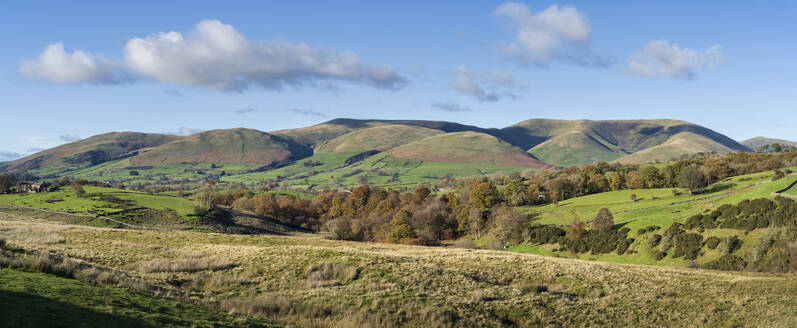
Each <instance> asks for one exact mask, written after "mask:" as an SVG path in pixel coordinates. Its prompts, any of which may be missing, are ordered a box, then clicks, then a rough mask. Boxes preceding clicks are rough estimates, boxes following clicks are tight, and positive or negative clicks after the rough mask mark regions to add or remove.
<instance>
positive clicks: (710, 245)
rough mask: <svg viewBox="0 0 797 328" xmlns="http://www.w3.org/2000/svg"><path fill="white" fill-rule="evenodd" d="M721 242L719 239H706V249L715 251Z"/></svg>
mask: <svg viewBox="0 0 797 328" xmlns="http://www.w3.org/2000/svg"><path fill="white" fill-rule="evenodd" d="M721 241H722V239H720V238H719V237H709V238H708V239H706V247H708V248H710V249H715V248H717V246H718V245H719V244H720V242H721Z"/></svg>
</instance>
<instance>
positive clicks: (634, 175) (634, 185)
mask: <svg viewBox="0 0 797 328" xmlns="http://www.w3.org/2000/svg"><path fill="white" fill-rule="evenodd" d="M625 186H626V187H628V189H642V188H645V182H644V181H643V180H642V176H641V175H639V172H637V171H631V172H628V174H627V175H626V176H625Z"/></svg>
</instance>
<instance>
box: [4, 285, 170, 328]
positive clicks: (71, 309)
mask: <svg viewBox="0 0 797 328" xmlns="http://www.w3.org/2000/svg"><path fill="white" fill-rule="evenodd" d="M0 313H2V318H0V326H2V327H98V328H104V327H156V326H154V325H152V324H150V323H147V322H143V321H139V320H136V319H133V318H129V317H123V316H117V315H112V314H108V313H102V312H97V311H95V310H92V309H88V308H83V307H80V306H76V305H74V304H69V303H65V302H61V301H58V300H53V299H50V298H46V297H41V296H38V295H33V294H27V293H20V292H13V291H0Z"/></svg>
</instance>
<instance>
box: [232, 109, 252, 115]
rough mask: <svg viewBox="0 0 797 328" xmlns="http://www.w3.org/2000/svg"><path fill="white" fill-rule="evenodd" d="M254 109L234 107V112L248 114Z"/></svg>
mask: <svg viewBox="0 0 797 328" xmlns="http://www.w3.org/2000/svg"><path fill="white" fill-rule="evenodd" d="M256 111H257V110H256V109H254V108H244V109H236V110H235V114H249V113H254V112H256Z"/></svg>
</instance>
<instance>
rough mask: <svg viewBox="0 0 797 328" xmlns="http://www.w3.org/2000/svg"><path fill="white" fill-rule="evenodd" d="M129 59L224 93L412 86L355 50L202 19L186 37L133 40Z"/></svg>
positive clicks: (157, 75) (152, 72)
mask: <svg viewBox="0 0 797 328" xmlns="http://www.w3.org/2000/svg"><path fill="white" fill-rule="evenodd" d="M124 56H125V63H127V65H128V66H129V67H130V69H131V70H133V71H134V72H136V73H138V74H140V75H141V76H144V77H147V78H151V79H153V80H157V81H161V82H168V83H177V84H188V85H194V86H199V87H205V88H211V89H216V90H223V91H240V90H243V89H246V88H247V87H249V86H250V85H259V86H261V87H263V88H267V89H281V88H282V87H284V86H302V85H316V84H318V83H319V82H322V81H326V80H340V81H349V82H359V83H364V84H366V85H371V86H374V87H378V88H385V89H399V88H401V87H403V86H404V84H406V82H407V80H406V79H405V78H404V77H403V76H401V75H399V74H398V73H396V71H395V70H394V69H393V68H391V67H389V66H384V65H365V64H362V63H360V60H359V58H358V56H357V54H355V53H353V52H350V51H335V50H332V49H328V48H325V47H312V46H309V45H307V44H304V43H289V42H282V41H272V42H259V43H256V42H252V41H249V40H247V39H246V38H245V37H244V36H243V35H241V34H240V33H239V32H238V31H236V30H235V28H233V27H232V26H230V25H227V24H223V23H221V22H219V21H216V20H202V21H200V22H199V23H198V24H197V25H196V26H194V29H193V30H192V31H191V32H189V33H187V34H186V35H183V34H181V33H179V32H174V31H171V32H160V33H157V34H150V35H149V36H147V37H145V38H134V39H131V40H130V41H128V42H127V44H126V45H125V48H124Z"/></svg>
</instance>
